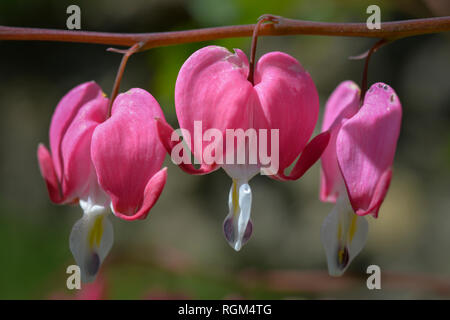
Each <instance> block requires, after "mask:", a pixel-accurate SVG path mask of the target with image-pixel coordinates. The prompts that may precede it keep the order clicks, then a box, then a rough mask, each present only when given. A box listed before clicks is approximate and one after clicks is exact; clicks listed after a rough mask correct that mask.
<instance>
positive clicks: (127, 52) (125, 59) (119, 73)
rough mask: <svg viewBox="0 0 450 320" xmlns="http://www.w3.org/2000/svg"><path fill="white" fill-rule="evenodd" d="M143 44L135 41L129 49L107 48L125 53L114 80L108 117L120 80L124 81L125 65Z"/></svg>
mask: <svg viewBox="0 0 450 320" xmlns="http://www.w3.org/2000/svg"><path fill="white" fill-rule="evenodd" d="M143 45H144V42H138V43H135V44H134V45H133V46H131V47H130V48H129V49H127V50H119V49H115V48H108V49H107V51H110V52H117V53H121V54H123V57H122V61H121V62H120V65H119V70H117V75H116V79H115V80H114V85H113V88H112V91H111V97H110V99H109V104H108V118H109V117H111V109H112V104H113V102H114V99H115V98H116V96H117V94H118V92H119V88H120V82H121V81H122V76H123V72H124V71H125V66H126V65H127V62H128V59H129V58H130V57H131V55H132V54H134V53H136V52H137V51H139V49H140V48H142V46H143Z"/></svg>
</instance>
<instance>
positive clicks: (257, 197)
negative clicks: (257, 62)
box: [0, 0, 450, 299]
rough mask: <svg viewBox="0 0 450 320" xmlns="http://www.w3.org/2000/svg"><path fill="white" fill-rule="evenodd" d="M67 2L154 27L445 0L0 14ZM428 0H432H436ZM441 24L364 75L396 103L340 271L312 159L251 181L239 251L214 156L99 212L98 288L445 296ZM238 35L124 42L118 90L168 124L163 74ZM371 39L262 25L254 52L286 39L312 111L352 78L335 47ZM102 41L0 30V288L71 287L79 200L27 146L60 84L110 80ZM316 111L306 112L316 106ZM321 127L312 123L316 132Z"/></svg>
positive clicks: (144, 4)
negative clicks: (389, 155) (313, 94)
mask: <svg viewBox="0 0 450 320" xmlns="http://www.w3.org/2000/svg"><path fill="white" fill-rule="evenodd" d="M70 4H78V5H79V6H80V7H81V13H82V22H81V24H82V25H81V26H82V30H91V31H109V32H156V31H171V30H185V29H191V28H202V27H212V26H222V25H232V24H247V23H254V22H255V21H256V19H257V18H258V17H259V16H260V15H261V14H264V13H272V14H276V15H282V16H286V17H289V18H296V19H306V20H315V21H339V22H365V21H366V19H367V17H368V15H367V14H366V8H367V6H368V5H370V4H378V5H379V6H380V7H381V10H382V11H381V13H382V16H381V18H382V21H389V20H399V19H411V18H419V17H431V16H436V15H449V14H450V13H449V2H448V1H445V0H444V1H432V0H430V1H422V0H414V1H411V0H408V1H374V0H370V1H361V0H353V1H342V0H339V1H337V0H336V1H332V0H327V1H324V0H314V1H309V0H305V1H300V0H277V1H261V0H260V1H250V0H230V1H228V0H192V1H181V0H150V1H149V0H127V1H106V0H100V1H88V0H84V1H73V0H70V1H66V0H60V1H56V0H54V1H49V0H43V1H31V0H30V1H22V0H1V1H0V25H8V26H24V27H44V28H58V29H65V27H66V19H67V16H68V15H67V14H66V8H67V6H68V5H70ZM439 4H440V5H441V6H439ZM449 36H450V35H449V34H448V33H447V34H440V35H428V36H420V37H414V38H409V39H404V40H400V41H397V42H394V43H392V44H390V45H388V46H386V47H383V48H382V49H380V50H379V51H378V52H377V53H376V54H375V55H374V56H373V58H372V61H371V65H370V71H369V85H370V84H372V83H374V82H378V81H383V82H386V83H388V84H389V85H391V86H392V87H393V88H394V89H395V90H396V92H397V94H398V96H399V97H400V100H401V102H402V105H403V110H404V116H403V123H402V130H401V135H400V140H399V143H398V149H397V153H396V158H395V163H394V177H393V180H392V184H391V187H390V190H389V193H388V196H387V198H386V200H385V202H384V204H383V206H382V207H381V211H380V216H379V218H378V219H377V220H374V219H372V218H370V219H369V220H370V230H369V240H368V243H367V245H366V247H365V249H364V250H363V251H362V253H361V254H360V255H359V256H358V257H357V258H356V259H355V260H354V261H353V263H352V265H351V267H350V269H349V270H348V272H347V273H346V275H345V276H344V277H342V278H339V279H333V278H330V277H329V276H328V275H327V272H326V270H327V266H326V259H325V254H324V251H323V249H322V245H321V243H320V234H319V230H320V226H321V223H322V220H323V219H324V218H325V216H326V215H327V214H328V213H329V212H330V210H331V208H332V205H331V204H324V203H321V202H320V201H319V200H318V189H319V184H318V182H319V165H317V164H316V165H315V166H314V167H313V168H312V169H311V170H310V171H309V172H308V173H307V174H306V175H305V176H304V177H303V178H302V179H300V180H299V181H296V182H285V183H280V182H276V181H273V180H271V179H268V178H267V177H264V176H257V177H255V178H254V179H253V180H252V181H251V186H252V189H253V209H252V219H253V222H254V234H253V237H252V239H251V241H249V243H248V244H247V245H246V246H245V247H244V248H243V250H242V251H241V252H238V253H236V252H234V250H232V249H231V248H230V247H229V246H228V244H227V243H226V241H225V240H224V239H223V236H222V229H221V227H222V221H223V219H224V217H225V216H226V214H227V211H228V208H227V198H228V191H229V187H230V184H231V181H230V179H229V178H228V176H227V175H226V174H225V173H224V172H222V171H217V172H215V173H213V174H210V175H207V176H202V177H199V176H190V175H187V174H185V173H183V172H181V170H179V169H178V168H177V167H176V166H175V165H173V164H172V163H171V162H170V161H169V159H167V160H166V164H167V166H168V167H169V177H168V182H167V185H166V188H165V190H164V192H163V194H162V196H161V198H160V200H159V201H158V203H157V204H156V206H155V207H154V208H153V209H152V211H151V213H150V215H149V217H148V219H146V220H145V221H139V222H125V221H120V220H119V219H117V218H114V217H112V220H113V224H114V232H115V243H114V246H113V249H112V251H111V252H110V255H109V257H108V258H107V260H106V261H105V264H104V266H103V268H102V276H103V278H104V280H105V281H106V282H107V293H106V295H105V296H104V297H105V298H121V299H141V298H145V297H149V296H152V295H153V296H155V295H156V296H158V295H160V296H161V295H163V296H164V295H165V296H167V297H177V296H183V297H190V298H201V299H203V298H207V299H222V298H274V299H278V298H299V299H303V298H357V299H358V298H368V299H379V298H400V299H403V298H449V297H450V285H449V284H450V233H449V232H450V215H449V214H450V197H449V192H450V130H449V125H450V80H449V72H450V37H449ZM250 41H251V40H250V38H239V39H228V40H220V41H211V42H207V43H206V42H204V43H194V44H187V45H178V46H172V47H165V48H156V49H153V50H150V51H147V52H144V53H139V54H136V55H135V56H133V57H132V58H131V59H130V61H129V64H128V66H127V69H126V71H125V74H124V79H123V82H122V85H121V91H126V90H128V89H130V88H133V87H141V88H144V89H146V90H148V91H149V92H151V93H152V95H153V96H155V98H156V99H157V100H158V101H159V103H160V105H161V107H162V108H163V110H164V112H165V115H166V118H167V119H168V121H169V122H170V123H171V124H172V125H173V126H175V127H178V125H177V121H176V117H175V112H174V101H173V91H174V85H175V80H176V77H177V73H178V70H179V68H180V67H181V65H182V64H183V62H184V61H185V60H186V59H187V57H189V55H190V54H192V53H193V52H194V51H195V50H197V49H199V48H201V47H203V46H205V45H209V44H217V45H222V46H225V47H227V48H229V49H232V48H242V49H243V50H244V51H245V52H246V53H247V54H248V53H249V48H250ZM373 43H374V40H373V39H372V40H370V39H360V38H338V37H321V36H284V37H263V38H260V40H259V42H258V50H257V55H258V56H261V55H262V54H264V53H266V52H269V51H272V50H280V51H285V52H287V53H289V54H291V55H292V56H294V57H295V58H297V59H298V60H299V61H300V62H301V63H302V65H303V66H304V67H305V68H306V69H307V70H308V71H309V72H310V74H311V76H312V78H313V80H314V81H315V83H316V86H317V88H318V91H319V94H320V103H321V112H322V111H323V106H324V104H325V102H326V100H327V97H328V96H329V94H330V93H331V92H332V90H333V89H334V88H335V87H336V86H337V84H338V83H339V82H341V81H343V80H347V79H351V80H354V81H356V82H358V83H359V82H360V78H361V72H362V67H363V62H362V61H350V60H348V59H347V57H349V56H352V55H357V54H360V53H362V52H364V51H366V50H367V49H368V48H369V47H370V46H371V45H372V44H373ZM106 48H107V47H106V46H102V45H91V44H73V43H49V42H7V41H2V42H0V75H1V76H0V133H1V134H0V150H1V156H0V178H1V179H0V298H3V299H17V298H20V299H30V298H37V299H47V298H49V297H52V296H54V295H55V294H57V293H59V294H67V295H71V294H73V293H72V292H69V291H68V290H67V289H66V286H65V285H66V276H67V275H66V273H65V270H66V267H67V266H68V265H70V264H74V260H73V258H72V256H71V253H70V250H69V243H68V238H69V233H70V230H71V228H72V225H73V224H74V223H75V221H76V220H78V219H79V217H80V216H81V213H82V212H81V209H80V208H79V207H78V206H73V207H70V206H56V205H53V204H52V203H51V202H50V200H49V199H48V196H47V190H46V188H45V186H44V182H43V180H42V178H41V176H40V173H39V169H38V165H37V160H36V149H37V145H38V143H39V142H44V143H45V144H46V145H48V127H49V124H50V119H51V115H52V112H53V110H54V108H55V106H56V104H57V103H58V101H59V99H60V98H61V97H62V96H63V95H64V94H65V93H66V92H67V91H68V90H70V89H71V88H73V87H74V86H76V85H77V84H79V83H81V82H85V81H89V80H95V81H96V82H97V83H99V84H100V85H101V86H102V88H103V90H104V91H105V92H107V93H109V92H110V90H111V87H112V84H113V81H114V77H115V73H116V70H117V67H118V64H119V62H120V59H121V57H120V55H118V54H115V53H110V52H106V51H105V49H106ZM319 121H320V120H319ZM319 127H320V122H318V125H317V128H316V132H317V131H318V129H319ZM370 264H377V265H379V266H380V267H381V270H382V290H378V291H377V290H375V291H370V290H368V289H367V288H366V277H367V275H366V273H365V270H366V268H367V266H368V265H370Z"/></svg>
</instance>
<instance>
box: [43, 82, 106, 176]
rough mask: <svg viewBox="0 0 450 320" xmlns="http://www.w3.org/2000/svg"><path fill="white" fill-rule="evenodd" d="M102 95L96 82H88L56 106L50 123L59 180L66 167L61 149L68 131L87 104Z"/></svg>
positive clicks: (67, 95)
mask: <svg viewBox="0 0 450 320" xmlns="http://www.w3.org/2000/svg"><path fill="white" fill-rule="evenodd" d="M102 95H103V94H102V90H101V88H100V87H99V86H98V85H97V84H96V83H95V82H93V81H91V82H86V83H83V84H80V85H78V86H77V87H75V88H73V89H72V90H70V91H69V92H68V93H67V94H66V95H65V96H64V97H63V98H62V99H61V101H60V102H59V103H58V105H57V106H56V109H55V112H54V113H53V117H52V121H51V123H50V150H51V153H52V158H53V163H54V167H55V171H56V175H57V177H58V179H61V173H62V170H61V168H63V167H64V164H63V159H62V154H61V149H60V147H61V144H62V140H63V138H64V136H65V134H66V131H67V129H68V128H69V126H70V124H71V123H72V121H73V119H74V118H75V116H76V115H77V113H78V111H79V110H80V108H81V107H82V106H83V105H84V104H85V103H87V102H88V101H91V100H93V99H95V98H98V97H102Z"/></svg>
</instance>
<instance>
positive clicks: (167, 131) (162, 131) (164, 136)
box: [155, 118, 219, 175]
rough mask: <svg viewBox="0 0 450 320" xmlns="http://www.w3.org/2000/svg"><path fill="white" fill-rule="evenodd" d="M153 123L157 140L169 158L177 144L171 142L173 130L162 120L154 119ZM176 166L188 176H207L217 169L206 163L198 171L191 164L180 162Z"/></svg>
mask: <svg viewBox="0 0 450 320" xmlns="http://www.w3.org/2000/svg"><path fill="white" fill-rule="evenodd" d="M155 121H156V128H157V130H158V136H159V139H160V141H161V143H162V144H163V146H164V148H165V149H166V151H167V153H168V154H169V156H170V155H171V154H172V150H173V148H174V147H175V145H177V143H178V142H176V141H172V140H171V137H172V133H173V132H174V131H175V130H173V128H172V127H171V126H170V125H169V124H168V123H167V122H166V121H165V120H163V119H160V118H156V119H155ZM184 150H185V149H183V150H182V151H181V152H182V153H184ZM180 156H183V154H181V155H180ZM178 166H179V167H180V168H181V169H182V170H183V171H184V172H186V173H189V174H194V175H202V174H208V173H210V172H212V171H214V170H217V169H218V168H219V166H218V165H208V164H206V163H202V164H201V166H200V168H198V169H196V168H195V167H194V166H193V165H192V163H184V162H181V163H180V164H179V165H178Z"/></svg>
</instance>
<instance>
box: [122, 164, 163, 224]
mask: <svg viewBox="0 0 450 320" xmlns="http://www.w3.org/2000/svg"><path fill="white" fill-rule="evenodd" d="M166 180H167V168H163V169H161V170H160V171H158V172H157V173H156V174H155V175H154V176H153V177H151V179H150V180H149V182H148V183H147V185H146V186H145V190H144V199H143V201H142V205H141V207H140V208H139V211H137V212H136V213H135V214H133V215H127V214H123V213H121V212H118V211H114V214H115V215H116V216H117V217H119V218H122V219H124V220H128V221H132V220H137V219H145V218H146V217H147V215H148V213H149V211H150V209H151V208H152V207H153V206H154V205H155V203H156V201H158V199H159V196H160V195H161V192H162V191H163V189H164V186H165V184H166Z"/></svg>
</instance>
